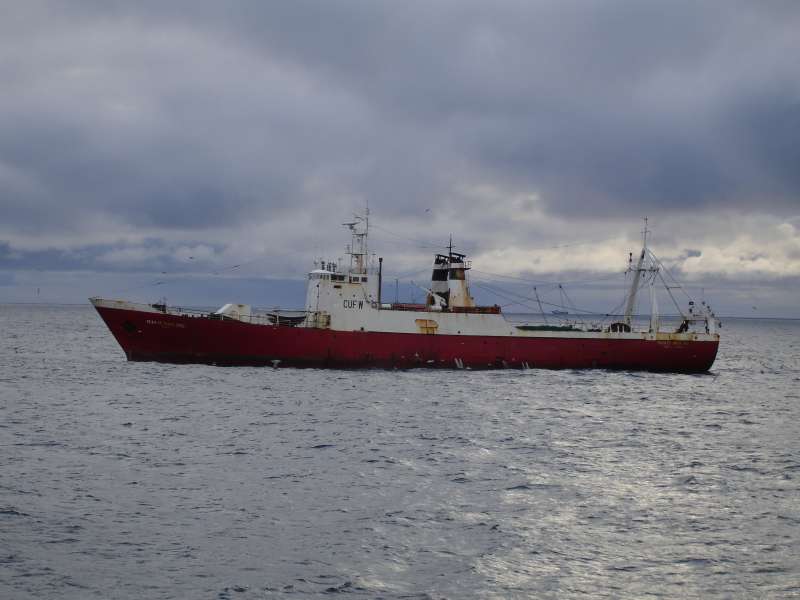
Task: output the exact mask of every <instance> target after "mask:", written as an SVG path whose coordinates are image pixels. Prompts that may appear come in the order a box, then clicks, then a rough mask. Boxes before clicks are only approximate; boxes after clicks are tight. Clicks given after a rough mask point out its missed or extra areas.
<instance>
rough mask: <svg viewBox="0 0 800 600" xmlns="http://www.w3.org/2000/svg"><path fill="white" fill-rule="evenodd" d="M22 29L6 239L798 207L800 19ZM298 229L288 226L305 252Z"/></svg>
mask: <svg viewBox="0 0 800 600" xmlns="http://www.w3.org/2000/svg"><path fill="white" fill-rule="evenodd" d="M4 12H5V13H7V14H5V15H4V18H3V19H2V20H0V50H2V52H0V79H1V81H2V89H3V93H2V94H1V95H0V202H1V203H2V210H3V221H4V223H3V227H5V229H4V230H0V235H3V236H4V237H8V238H9V239H11V236H12V234H13V235H17V236H19V235H29V236H32V237H34V238H35V237H36V236H40V237H47V236H55V237H57V235H58V234H60V233H64V232H65V231H71V230H75V229H76V228H78V227H79V226H80V223H81V222H84V221H86V220H87V219H91V218H93V217H96V216H98V215H101V216H103V217H104V218H105V219H106V221H107V222H108V223H112V224H114V223H116V224H119V225H120V226H121V227H135V228H140V229H142V230H143V231H145V233H147V232H148V231H149V230H151V229H152V230H158V231H159V232H160V233H159V234H158V235H162V236H168V234H167V233H164V232H165V231H169V230H184V231H185V230H193V231H194V232H198V233H197V235H196V237H195V239H201V238H202V234H201V232H202V231H208V230H213V229H215V228H219V227H224V226H228V227H231V228H234V229H235V228H236V227H237V226H240V225H242V224H249V223H253V222H258V221H269V220H275V219H279V218H283V217H287V216H288V217H291V216H292V215H295V214H301V213H311V214H315V215H316V214H329V215H332V217H331V218H332V219H333V221H332V222H336V223H338V221H339V220H340V219H341V215H342V214H343V212H344V211H347V210H351V209H352V208H353V206H357V205H360V204H362V203H363V202H364V201H365V200H366V199H369V200H370V202H371V204H372V206H373V207H375V208H376V209H377V211H376V212H380V213H381V214H382V215H384V217H385V218H386V219H393V218H395V217H398V218H399V217H409V216H411V217H413V218H418V219H421V218H424V216H425V215H426V214H427V213H426V212H425V211H426V209H428V208H430V207H435V208H437V209H441V208H442V207H443V206H445V207H446V206H450V207H451V208H453V207H456V208H457V207H459V206H460V205H462V204H466V202H467V201H466V200H465V198H464V197H463V196H462V195H460V191H459V190H460V188H461V186H464V185H472V184H483V185H493V186H496V187H497V188H498V189H501V190H507V189H513V190H523V191H525V192H527V193H531V194H536V195H537V196H538V197H539V198H540V200H541V202H542V204H543V206H544V207H545V208H546V210H547V211H548V212H549V213H550V214H556V215H566V216H572V217H573V218H580V217H582V216H584V215H594V216H597V215H603V216H606V217H609V218H612V219H616V218H619V217H625V216H629V215H631V214H632V213H635V214H640V213H641V212H649V214H651V215H652V214H654V213H658V212H660V211H661V212H670V213H671V212H674V211H675V210H676V209H687V208H692V209H693V210H697V211H701V212H703V211H705V212H707V213H713V212H714V211H718V210H726V209H730V208H732V207H734V208H736V209H737V210H745V211H746V210H756V211H762V212H765V213H770V214H776V215H785V214H788V213H791V212H792V211H794V212H796V211H797V209H798V198H800V175H798V174H799V173H800V168H798V164H800V144H798V143H797V140H798V139H800V131H799V129H800V78H799V77H798V74H797V73H798V71H797V68H796V57H797V56H800V36H798V35H797V31H798V29H799V28H800V5H798V4H796V3H792V2H763V3H752V2H731V1H725V2H722V1H720V2H704V3H697V2H688V1H675V2H669V3H666V2H665V3H644V2H639V1H618V2H605V3H589V2H564V1H558V2H556V1H543V2H529V1H525V2H522V1H507V2H498V3H487V2H470V1H467V0H461V1H458V2H444V1H443V2H427V1H426V2H403V3H399V2H398V3H388V2H386V3H380V2H373V1H366V0H365V1H360V2H356V1H353V2H322V1H318V2H307V1H302V0H293V1H291V2H255V1H254V2H234V3H221V2H212V1H202V0H193V1H191V2H189V1H186V2H169V3H164V2H110V1H102V2H100V1H98V2H81V3H63V2H35V1H31V2H25V3H17V4H16V5H14V6H13V7H11V8H7V9H5V11H4ZM490 208H492V207H487V206H484V205H480V206H478V208H477V209H474V210H473V212H474V214H476V215H477V214H479V213H480V211H484V212H491V210H489V209H490ZM469 210H471V209H470V207H465V213H464V214H466V213H467V212H468V211H469ZM453 212H454V214H457V210H454V211H453ZM414 215H416V217H414ZM476 219H477V217H476ZM496 220H497V227H498V229H497V231H496V232H494V233H496V234H497V235H498V236H502V235H503V232H502V230H500V229H499V228H500V227H501V226H502V223H500V220H499V219H496ZM291 222H292V220H291V219H288V220H287V223H291ZM481 222H482V223H484V224H485V223H491V222H492V219H486V220H482V221H481ZM305 223H306V222H305V221H304V222H303V225H305ZM290 226H291V225H289V227H290ZM297 227H298V230H297V231H296V232H287V233H294V234H295V236H296V237H298V238H302V237H303V235H304V233H303V231H302V230H301V229H299V228H300V227H301V226H300V225H298V226H297ZM486 227H487V226H486V225H484V229H485V230H484V234H486V235H487V236H490V234H491V233H493V232H492V231H488V230H486ZM152 235H155V234H152ZM323 235H324V234H323ZM87 237H88V238H91V232H87ZM86 245H87V251H90V250H91V251H96V252H97V253H103V252H105V251H106V250H107V248H104V247H102V245H101V244H97V243H95V244H94V245H93V242H92V240H91V239H87V240H86ZM163 245H164V246H165V247H168V246H169V245H170V244H169V242H168V241H164V242H163ZM99 255H100V254H98V256H99ZM43 256H44V255H42V256H40V257H39V258H42V259H43ZM109 268H111V267H110V266H109Z"/></svg>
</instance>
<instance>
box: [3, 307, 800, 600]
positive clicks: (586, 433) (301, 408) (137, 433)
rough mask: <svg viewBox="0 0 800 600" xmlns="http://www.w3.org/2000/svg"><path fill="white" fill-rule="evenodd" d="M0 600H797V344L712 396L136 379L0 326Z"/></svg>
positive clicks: (687, 384) (777, 335) (732, 364)
mask: <svg viewBox="0 0 800 600" xmlns="http://www.w3.org/2000/svg"><path fill="white" fill-rule="evenodd" d="M0 332H2V338H1V339H2V342H0V598H3V599H17V598H20V599H27V598H59V599H71V598H76V599H84V598H137V599H138V598H210V599H241V600H246V599H251V598H288V599H292V598H328V597H330V596H331V595H334V596H335V595H337V594H339V595H342V596H344V597H354V598H387V599H389V598H420V599H423V598H430V599H440V598H448V599H463V598H533V597H535V598H570V597H593V598H594V597H598V598H602V597H610V598H620V597H641V598H647V597H663V598H677V597H680V598H756V597H758V598H770V597H772V598H786V597H800V322H797V321H778V320H734V319H728V320H725V321H724V329H723V331H722V332H723V336H724V337H723V342H722V346H721V350H720V354H719V357H718V359H717V362H716V364H715V366H714V368H713V370H712V372H711V373H710V374H705V375H681V374H652V373H628V372H605V371H542V370H530V371H524V372H523V371H485V372H468V371H455V370H454V371H424V370H411V371H397V372H392V371H323V370H292V369H277V370H276V369H271V368H223V367H209V366H173V365H160V364H153V363H128V362H126V361H125V360H124V357H123V354H122V352H121V350H120V349H119V348H118V346H117V345H116V342H115V341H114V340H113V338H112V337H111V335H110V334H109V333H108V331H107V330H106V329H105V326H104V325H103V323H102V322H101V321H100V319H99V318H98V317H97V315H96V314H95V313H94V312H93V311H92V310H91V308H89V307H88V306H87V307H30V306H0Z"/></svg>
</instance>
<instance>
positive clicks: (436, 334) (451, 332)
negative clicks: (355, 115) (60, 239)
mask: <svg viewBox="0 0 800 600" xmlns="http://www.w3.org/2000/svg"><path fill="white" fill-rule="evenodd" d="M345 225H346V226H347V228H348V229H349V230H350V233H351V237H352V239H351V243H350V245H348V246H347V253H346V256H347V257H348V258H347V260H346V264H343V262H342V261H327V260H319V261H317V262H316V263H315V265H314V267H315V268H314V269H313V270H311V271H310V272H309V273H308V284H307V292H306V298H305V306H304V307H303V308H302V309H301V310H295V311H281V310H277V309H276V310H256V309H254V308H252V307H251V306H250V305H248V304H236V303H229V304H225V305H224V306H222V307H221V308H219V309H218V310H215V311H198V310H192V309H186V308H180V307H173V306H168V305H167V304H166V302H165V301H164V302H156V303H153V304H141V303H134V302H129V301H126V300H115V299H104V298H91V299H90V301H91V303H92V304H93V305H94V307H95V308H96V310H97V312H98V313H99V314H100V316H101V317H102V319H103V321H105V323H106V325H107V326H108V328H109V329H110V330H111V333H112V334H113V335H114V337H115V338H116V340H117V342H119V345H120V346H121V347H122V350H123V351H124V353H125V356H126V357H127V359H128V360H131V361H159V362H169V363H206V364H217V365H268V366H272V367H329V368H368V367H374V368H415V367H428V368H455V369H495V368H517V369H534V368H548V369H558V368H571V369H584V368H603V369H630V370H649V371H676V372H703V371H707V370H709V369H710V368H711V366H712V364H713V363H714V360H715V357H716V355H717V349H718V347H719V333H718V327H719V322H718V320H717V318H716V317H715V315H714V313H713V312H712V310H711V308H710V306H708V305H707V304H706V303H705V302H701V303H700V304H695V303H694V302H693V301H689V303H688V305H687V306H686V308H685V309H682V308H681V307H679V311H680V312H679V318H678V320H677V326H675V325H673V326H671V327H666V326H665V323H662V320H661V318H660V317H659V312H658V304H657V300H656V298H657V296H656V293H655V287H656V285H657V284H659V281H661V282H663V283H665V284H666V281H664V278H663V270H664V268H663V265H662V264H661V263H660V261H659V260H658V259H657V257H656V256H655V255H654V254H653V253H652V252H651V251H650V249H649V248H648V246H647V228H646V226H645V232H644V238H643V245H642V249H641V252H640V253H639V254H638V258H637V259H636V260H634V256H633V254H631V255H630V256H629V266H628V274H629V276H630V279H631V282H630V288H629V290H628V292H627V298H626V302H625V311H624V313H622V314H620V315H619V316H618V317H617V318H616V319H613V320H612V321H611V322H609V323H606V324H604V325H602V326H598V325H596V324H595V325H591V324H590V325H586V324H581V323H574V322H560V323H559V324H557V325H556V324H552V323H549V322H548V321H547V318H546V317H545V318H544V322H543V323H536V324H531V323H519V322H515V321H513V320H511V319H508V318H506V315H505V314H504V313H503V311H502V309H501V307H500V306H498V305H488V306H480V305H477V304H476V302H475V300H474V298H473V296H472V295H471V292H470V287H469V279H468V274H469V271H470V269H471V268H472V265H471V261H469V260H467V257H466V255H465V254H463V253H459V252H455V251H454V250H453V247H452V242H451V244H450V246H449V247H447V248H446V250H447V251H446V252H443V253H437V254H436V255H435V256H434V259H433V267H432V271H431V278H430V282H429V283H427V285H420V286H419V287H421V288H422V289H423V290H424V292H425V301H424V302H421V303H404V302H398V301H395V302H386V301H385V300H384V298H383V297H382V293H381V290H382V283H383V282H382V276H383V259H382V258H378V259H377V261H376V260H375V259H374V255H370V254H369V251H368V234H369V214H368V213H366V214H364V215H362V216H357V217H356V218H355V219H354V220H352V221H351V222H349V223H345ZM659 285H660V284H659ZM560 287H561V286H559V288H560ZM645 288H648V289H649V294H650V300H651V306H650V314H649V317H648V318H647V321H646V322H645V323H644V324H643V325H640V324H638V323H637V320H636V318H635V315H634V310H635V307H636V306H637V298H638V297H639V294H640V292H642V290H644V289H645ZM669 290H670V287H669V286H667V291H669ZM670 297H673V296H672V293H671V292H670ZM673 298H674V297H673ZM536 299H537V301H539V306H540V307H541V301H540V300H539V297H538V294H537V297H536ZM676 305H677V303H676ZM566 312H571V311H560V313H566ZM560 313H556V314H560ZM542 315H543V316H544V311H542ZM551 318H552V317H551Z"/></svg>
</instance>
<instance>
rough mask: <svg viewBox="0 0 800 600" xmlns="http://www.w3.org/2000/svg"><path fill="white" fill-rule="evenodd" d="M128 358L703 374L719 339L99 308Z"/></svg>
mask: <svg viewBox="0 0 800 600" xmlns="http://www.w3.org/2000/svg"><path fill="white" fill-rule="evenodd" d="M97 311H98V312H99V313H100V316H101V317H102V318H103V320H104V321H105V322H106V324H107V325H108V328H109V329H110V330H111V332H112V333H113V335H114V337H115V338H116V339H117V341H118V342H119V344H120V346H122V349H123V350H124V351H125V355H126V356H127V357H128V360H135V361H158V362H173V363H207V364H220V365H272V366H277V365H280V366H297V367H342V368H363V367H378V368H412V367H439V368H454V367H456V366H460V367H464V368H467V367H469V368H473V369H487V368H504V367H510V368H524V367H529V368H547V369H563V368H567V369H584V368H606V369H632V370H634V369H635V370H648V371H683V372H702V371H707V370H708V369H710V368H711V365H712V364H713V363H714V359H715V357H716V354H717V348H718V346H719V342H717V341H693V342H675V341H669V342H662V341H653V340H643V339H607V338H545V337H539V338H537V337H517V338H515V337H510V336H509V337H488V336H466V335H440V334H434V335H424V334H406V333H382V332H362V331H333V330H329V329H314V328H305V327H286V326H280V327H277V326H267V325H250V324H247V323H242V322H240V321H232V320H215V319H209V318H205V317H203V318H198V317H189V316H182V315H170V314H160V313H147V312H140V311H134V310H124V309H111V308H104V307H97Z"/></svg>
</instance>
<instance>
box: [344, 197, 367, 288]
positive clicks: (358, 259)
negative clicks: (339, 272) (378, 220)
mask: <svg viewBox="0 0 800 600" xmlns="http://www.w3.org/2000/svg"><path fill="white" fill-rule="evenodd" d="M343 225H344V226H345V227H348V228H349V229H350V231H351V233H352V236H353V239H352V241H351V243H350V246H349V247H348V248H347V253H348V254H349V255H350V272H351V273H357V274H360V275H366V274H367V255H368V251H369V250H368V246H367V238H368V236H369V205H367V207H366V209H365V211H364V216H363V217H362V216H361V215H355V220H354V221H350V222H348V223H343ZM359 226H361V227H359Z"/></svg>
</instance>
